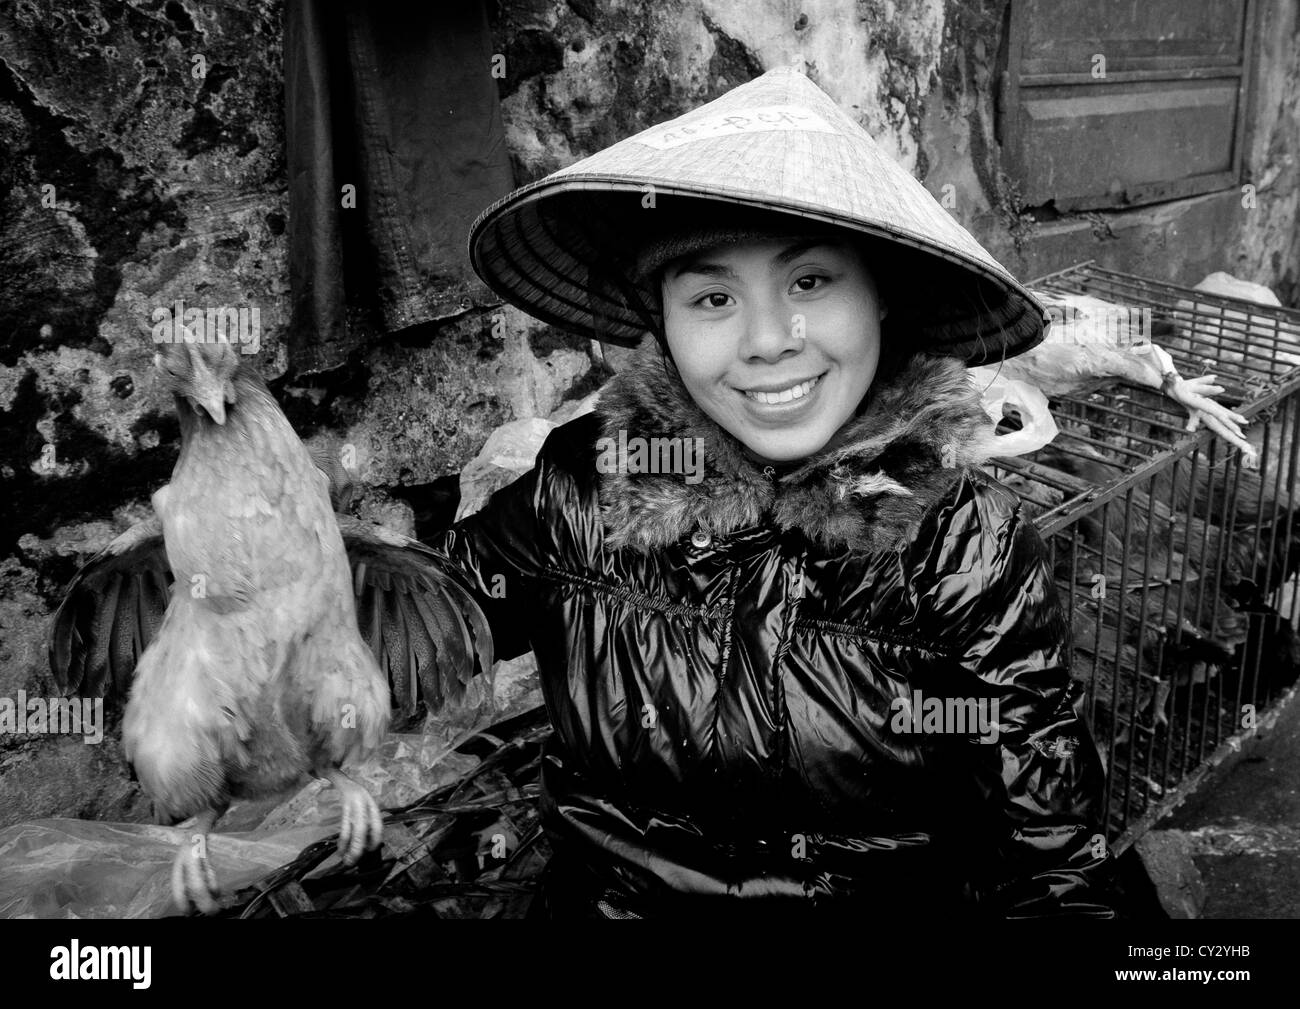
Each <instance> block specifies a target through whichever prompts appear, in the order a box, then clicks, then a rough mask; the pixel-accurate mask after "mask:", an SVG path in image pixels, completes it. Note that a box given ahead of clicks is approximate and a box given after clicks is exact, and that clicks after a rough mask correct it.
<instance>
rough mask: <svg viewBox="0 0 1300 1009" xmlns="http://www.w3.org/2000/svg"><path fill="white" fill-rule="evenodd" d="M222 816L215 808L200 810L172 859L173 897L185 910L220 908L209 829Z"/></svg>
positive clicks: (206, 911)
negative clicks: (211, 857) (210, 861)
mask: <svg viewBox="0 0 1300 1009" xmlns="http://www.w3.org/2000/svg"><path fill="white" fill-rule="evenodd" d="M219 816H220V814H219V813H217V812H216V811H215V810H208V811H206V812H203V813H200V814H199V815H198V818H197V819H196V821H195V824H194V827H193V828H192V829H191V830H190V831H189V832H187V834H186V836H185V839H184V840H183V841H182V843H181V850H180V851H178V852H177V853H176V861H174V862H173V863H172V900H174V901H175V902H176V906H177V907H178V908H179V909H180V911H181V913H182V914H188V913H189V911H190V909H191V907H195V908H198V909H199V910H200V911H202V912H203V913H204V914H213V913H214V912H215V911H216V910H217V894H218V889H217V874H216V873H215V872H213V871H212V865H211V863H209V862H208V832H209V831H210V830H211V829H212V827H213V825H214V824H215V823H216V822H217V818H218V817H219Z"/></svg>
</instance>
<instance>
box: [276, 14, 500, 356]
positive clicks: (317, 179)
mask: <svg viewBox="0 0 1300 1009" xmlns="http://www.w3.org/2000/svg"><path fill="white" fill-rule="evenodd" d="M491 69H492V42H491V36H490V34H489V30H488V23H487V12H486V9H485V6H484V4H483V2H481V0H479V2H469V3H457V4H427V5H406V4H392V5H389V4H363V3H358V2H354V0H348V2H343V3H314V2H311V0H288V2H287V3H286V5H285V21H284V79H285V126H286V129H285V134H286V135H285V142H286V147H287V161H288V172H289V276H290V284H291V286H292V292H293V295H292V296H293V310H292V316H291V320H290V326H289V339H288V343H289V363H290V367H291V368H292V370H294V371H295V372H299V373H302V372H316V371H324V370H327V369H330V368H334V367H337V366H338V365H340V364H342V363H343V362H344V361H345V360H346V358H347V356H348V354H350V353H351V352H352V351H353V350H355V349H356V348H357V347H358V346H359V345H360V344H362V343H363V342H364V341H365V340H366V337H367V334H368V333H373V332H374V331H375V330H376V329H378V330H380V331H382V332H392V331H394V330H398V329H404V328H406V327H408V326H414V325H417V324H419V323H422V322H428V321H431V320H434V319H439V318H444V317H446V316H449V315H453V314H455V313H457V312H460V311H462V310H464V309H465V308H468V307H471V306H472V305H473V304H477V303H482V302H485V301H495V300H497V299H495V298H494V297H492V296H491V294H490V292H488V290H487V289H486V288H485V287H483V286H482V285H481V284H480V283H479V282H478V280H477V278H475V277H474V274H473V271H472V270H471V268H470V265H469V258H468V255H467V253H466V248H465V246H466V240H467V238H468V235H469V228H470V225H471V224H472V223H473V221H474V218H475V217H476V216H477V215H478V213H479V212H480V211H481V210H483V209H484V208H486V207H487V206H488V205H489V204H491V203H492V202H493V201H495V200H497V199H499V198H500V197H502V196H504V195H505V194H506V193H508V192H509V191H510V190H511V189H512V188H513V187H514V176H513V172H512V170H511V167H510V159H509V155H508V153H507V150H506V145H505V133H504V129H503V127H502V123H501V108H500V103H499V100H498V97H497V86H496V80H495V79H494V78H493V77H492V74H491ZM346 185H353V186H355V187H356V190H355V208H354V209H348V208H345V206H344V190H343V187H344V186H346Z"/></svg>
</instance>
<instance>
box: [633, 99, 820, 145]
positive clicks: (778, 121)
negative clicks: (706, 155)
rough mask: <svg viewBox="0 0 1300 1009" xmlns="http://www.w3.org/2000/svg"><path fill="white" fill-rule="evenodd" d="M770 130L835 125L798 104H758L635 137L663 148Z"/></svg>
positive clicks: (807, 128)
mask: <svg viewBox="0 0 1300 1009" xmlns="http://www.w3.org/2000/svg"><path fill="white" fill-rule="evenodd" d="M770 130H805V131H808V132H812V133H835V132H836V130H835V127H833V126H832V125H831V124H830V123H828V122H827V121H826V120H825V119H823V118H822V117H821V116H819V115H817V113H815V112H811V111H809V110H808V109H806V108H804V107H803V106H801V105H762V106H759V107H756V108H751V109H736V110H735V111H734V112H728V113H727V114H726V115H721V116H710V117H708V118H702V119H699V120H696V121H695V122H693V123H680V124H675V125H670V126H669V128H667V129H663V130H647V131H646V132H645V133H643V134H642V135H641V136H638V137H635V138H633V139H635V140H636V142H637V143H639V144H645V145H646V146H647V147H653V148H655V150H659V151H666V150H668V149H669V148H671V147H680V146H681V145H682V144H689V143H690V142H691V141H692V140H707V139H709V138H710V137H726V136H731V135H733V134H737V133H765V132H768V131H770Z"/></svg>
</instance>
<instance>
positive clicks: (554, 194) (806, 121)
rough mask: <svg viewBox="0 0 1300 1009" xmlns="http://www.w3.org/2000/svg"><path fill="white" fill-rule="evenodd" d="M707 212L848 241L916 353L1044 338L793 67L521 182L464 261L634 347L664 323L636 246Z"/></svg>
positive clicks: (973, 352)
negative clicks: (641, 277) (846, 234)
mask: <svg viewBox="0 0 1300 1009" xmlns="http://www.w3.org/2000/svg"><path fill="white" fill-rule="evenodd" d="M715 219H717V220H723V221H727V222H731V223H734V222H737V221H744V222H753V221H763V222H767V223H770V224H771V225H772V227H773V228H774V230H777V231H790V230H791V229H792V228H793V229H795V230H797V227H798V226H799V225H800V224H801V223H804V224H810V225H813V226H814V227H815V228H816V229H817V230H823V228H822V226H824V225H832V226H834V227H836V228H844V229H848V230H849V231H851V232H854V233H855V235H856V236H857V237H860V238H861V241H862V244H863V246H864V248H865V249H866V251H867V254H868V260H869V262H871V263H873V264H874V266H873V268H874V269H877V273H876V279H877V284H878V285H879V286H880V289H881V293H882V296H883V298H884V300H885V302H886V303H887V304H888V306H889V315H890V317H891V318H892V321H891V323H890V325H891V331H892V332H900V331H901V332H906V333H908V334H909V336H908V339H909V340H915V341H916V343H917V346H918V349H922V347H924V349H928V350H931V351H932V352H935V353H945V354H950V355H952V356H955V357H960V358H963V359H964V360H965V361H966V362H967V364H969V365H977V364H986V363H989V362H993V361H997V360H999V359H1000V358H1003V357H1011V356H1014V355H1015V354H1018V353H1020V352H1022V351H1025V350H1028V349H1029V348H1030V347H1032V346H1034V345H1035V344H1037V343H1038V342H1040V341H1041V340H1042V338H1043V332H1044V327H1045V325H1046V323H1047V314H1046V311H1045V309H1044V308H1043V306H1042V305H1041V304H1040V303H1039V302H1038V301H1037V300H1035V299H1034V297H1033V296H1032V295H1031V294H1030V293H1029V291H1028V290H1026V289H1025V288H1024V287H1023V286H1022V285H1021V284H1020V283H1019V282H1018V281H1017V280H1016V279H1015V278H1014V277H1013V276H1012V275H1011V274H1010V273H1009V272H1008V271H1007V270H1006V269H1005V268H1004V267H1003V266H1002V265H1001V264H1000V263H998V262H997V261H996V260H995V259H994V258H993V257H992V256H991V255H990V254H989V253H988V252H987V251H986V250H985V249H984V247H983V246H981V245H980V244H979V242H977V241H976V240H975V239H974V238H973V237H972V236H971V234H970V233H969V232H968V231H966V229H965V228H963V227H962V226H961V225H960V224H958V223H957V222H956V221H955V220H954V219H953V218H952V216H951V215H950V214H949V213H948V212H947V211H946V210H945V209H944V208H943V207H941V206H940V205H939V203H938V201H936V200H935V199H934V197H933V196H931V195H930V193H928V192H927V191H926V189H925V188H924V187H923V186H922V185H921V183H920V182H918V181H917V180H916V179H915V178H913V177H912V175H911V174H910V173H909V172H907V171H906V170H905V169H903V168H902V167H901V166H899V165H898V164H897V163H896V162H895V161H893V159H891V158H890V157H889V156H888V155H887V154H886V153H885V152H884V151H883V150H881V148H880V147H879V146H877V144H876V142H875V141H874V140H872V139H871V137H870V135H869V134H868V133H867V132H866V131H865V130H864V129H863V128H862V127H861V126H859V125H858V124H857V123H856V122H854V121H853V119H852V118H851V117H850V116H849V115H848V114H846V113H845V112H844V111H843V110H842V109H841V108H840V107H839V106H838V105H837V104H836V103H835V101H834V100H833V99H832V98H831V97H830V96H829V95H827V94H826V93H825V92H824V91H822V90H821V89H820V88H819V87H817V85H815V84H813V83H812V81H810V80H809V79H808V78H807V77H806V76H805V75H804V74H802V73H800V72H799V71H798V70H796V69H793V68H782V69H776V70H771V71H769V72H767V73H765V74H763V75H762V76H761V77H757V78H755V79H754V80H752V81H750V82H748V83H747V84H742V85H740V86H739V87H736V88H734V89H732V90H731V91H728V92H727V93H726V94H724V95H722V96H721V97H719V98H717V99H715V100H714V101H712V102H709V103H708V104H707V105H703V106H701V107H699V108H697V109H695V110H693V111H691V112H688V113H686V114H685V115H682V116H679V117H677V118H676V119H673V120H671V121H669V122H666V123H662V124H660V125H658V126H654V127H651V128H650V129H647V130H644V131H642V132H641V133H638V134H636V135H635V136H632V137H628V138H627V139H626V140H622V141H620V142H618V143H616V144H614V145H613V146H611V147H608V148H606V149H605V150H603V151H600V152H598V153H596V154H593V155H591V156H590V157H587V158H584V159H582V160H581V161H578V162H576V163H574V164H572V165H569V166H568V167H566V168H562V169H560V170H559V171H556V172H553V173H552V174H550V175H548V176H546V177H545V178H543V179H540V180H538V181H536V182H533V183H530V184H528V185H526V186H522V187H520V188H519V189H516V190H515V191H514V192H512V193H511V194H510V195H508V196H506V197H504V198H503V199H501V200H499V201H497V202H496V203H494V204H493V205H492V206H490V207H489V208H488V209H487V210H485V211H484V212H483V213H482V214H480V215H479V217H478V219H477V220H476V221H475V223H474V225H473V227H472V229H471V231H470V238H469V247H470V259H471V261H472V263H473V265H474V269H475V271H476V272H477V273H478V275H479V276H480V277H481V278H482V279H483V281H484V282H485V283H486V284H487V285H488V286H489V287H491V288H492V289H493V290H494V291H496V292H497V293H498V294H499V295H500V296H501V297H502V298H504V299H505V300H506V301H508V302H510V303H511V304H513V305H516V306H518V307H519V308H521V309H523V310H524V311H526V312H528V313H529V314H530V315H533V316H534V317H536V318H538V319H541V320H543V321H545V322H549V323H552V324H554V325H557V326H560V327H563V328H565V329H568V330H571V331H574V332H577V333H580V334H582V335H585V336H589V337H594V338H596V339H599V340H604V341H608V342H610V343H614V344H618V345H621V346H634V345H636V344H637V343H639V342H640V340H641V338H642V337H643V335H644V334H645V333H646V332H655V331H657V329H658V327H660V326H661V325H662V318H661V315H660V307H659V298H658V292H657V291H655V290H652V289H651V286H650V284H649V283H648V282H645V281H641V282H638V279H637V269H636V260H637V254H638V252H639V250H640V249H642V248H643V247H644V246H646V244H647V243H649V242H653V241H656V240H661V239H662V238H663V236H665V235H671V234H674V233H676V232H680V231H681V230H682V229H688V228H691V227H697V226H705V225H707V224H708V223H710V222H712V221H714V220H715ZM900 327H901V328H900Z"/></svg>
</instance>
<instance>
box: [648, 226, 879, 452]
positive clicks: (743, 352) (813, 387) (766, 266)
mask: <svg viewBox="0 0 1300 1009" xmlns="http://www.w3.org/2000/svg"><path fill="white" fill-rule="evenodd" d="M663 307H664V329H665V332H666V335H667V338H668V350H669V352H670V353H671V354H672V357H673V362H674V363H675V364H676V365H677V370H678V372H679V373H680V375H681V377H682V381H683V383H684V384H685V386H686V388H687V390H688V391H689V392H690V394H691V396H692V397H693V398H694V400H695V402H696V403H698V404H699V405H700V408H701V409H703V410H704V412H705V413H707V414H708V415H709V416H710V417H712V418H713V419H714V420H715V421H717V423H718V424H719V425H721V426H722V428H723V429H724V430H726V431H727V432H729V433H730V434H732V435H734V436H735V437H736V438H737V439H739V440H740V442H741V443H742V444H743V445H745V447H746V448H748V449H749V451H750V453H751V454H752V455H754V456H755V457H756V458H757V459H758V460H759V461H760V462H771V463H781V462H790V461H793V460H796V459H802V458H804V457H805V456H808V455H811V454H813V453H814V452H817V451H818V450H819V449H821V448H822V447H823V446H824V445H825V444H826V443H827V442H828V441H830V440H831V438H832V437H833V436H834V434H835V432H836V431H838V430H839V429H840V428H841V427H842V426H843V425H844V423H845V422H846V421H847V420H848V419H849V418H850V417H852V416H853V412H854V410H855V409H857V406H858V404H859V403H860V402H861V401H862V397H863V396H865V395H866V392H867V389H868V388H870V386H871V381H872V379H873V378H875V375H876V367H877V365H878V363H879V361H880V320H881V318H882V316H883V312H882V308H881V303H880V296H879V294H878V293H877V291H876V285H875V281H874V280H873V278H872V276H871V272H870V271H869V270H868V268H867V264H866V263H865V262H864V261H863V259H862V255H861V253H860V252H859V251H858V249H857V247H856V246H855V245H853V244H852V243H850V242H847V241H839V240H835V239H830V240H828V239H825V238H809V239H807V240H804V241H800V240H793V239H791V240H780V241H777V240H773V241H771V242H763V243H747V244H739V245H729V246H720V247H718V248H716V249H711V250H708V251H706V252H702V253H700V254H698V255H695V256H691V257H689V258H683V259H681V260H677V261H675V262H673V263H670V264H669V265H668V268H667V269H666V270H665V271H664V279H663Z"/></svg>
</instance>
